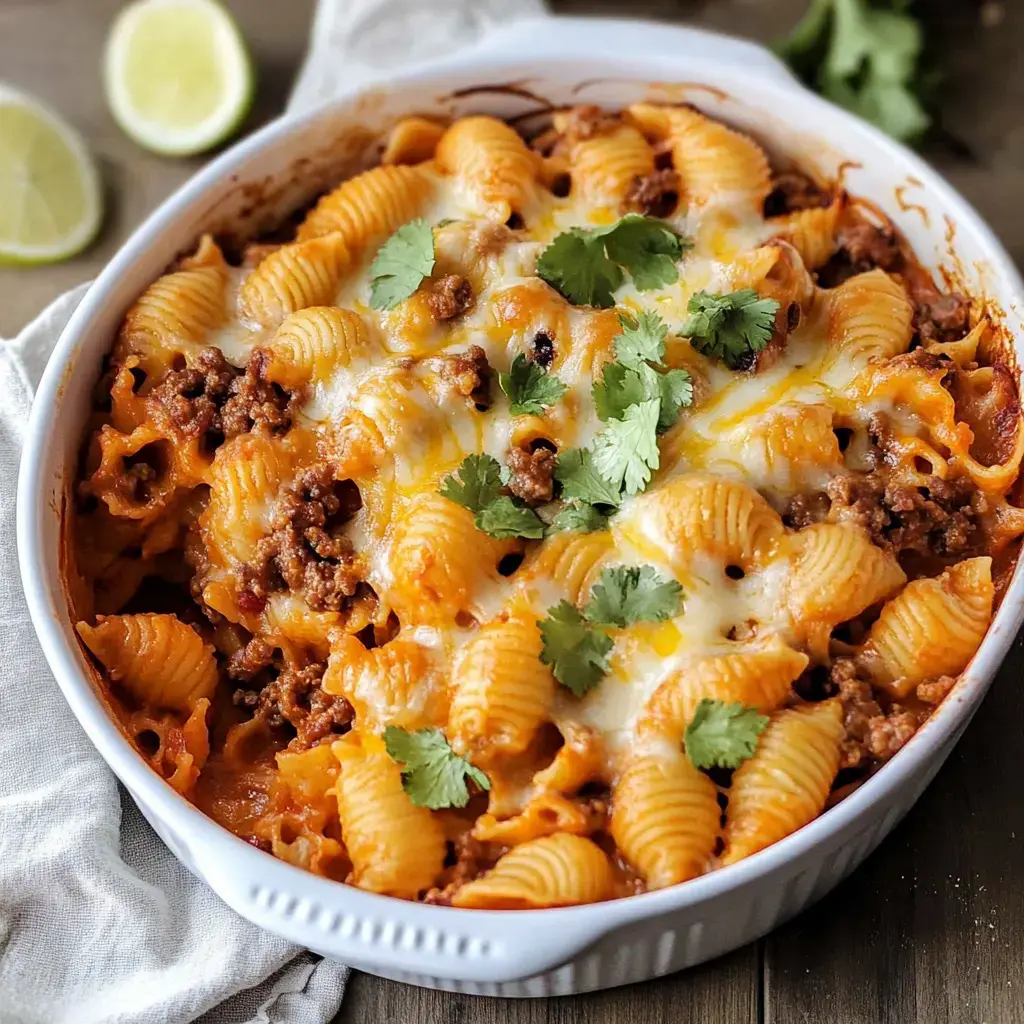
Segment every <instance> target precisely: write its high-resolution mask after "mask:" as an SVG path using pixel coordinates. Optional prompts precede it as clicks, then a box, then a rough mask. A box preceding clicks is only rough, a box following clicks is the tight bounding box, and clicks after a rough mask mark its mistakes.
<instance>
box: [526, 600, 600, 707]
mask: <svg viewBox="0 0 1024 1024" xmlns="http://www.w3.org/2000/svg"><path fill="white" fill-rule="evenodd" d="M537 625H538V626H539V627H540V635H541V639H542V640H543V642H544V646H543V649H542V650H541V655H540V660H541V661H542V662H544V664H545V665H550V666H551V670H552V672H554V674H555V678H556V679H557V680H558V681H559V682H560V683H561V684H562V685H563V686H565V687H567V688H568V689H570V690H572V692H573V693H574V694H576V696H577V697H582V696H583V695H584V694H585V693H586V692H587V691H588V690H590V689H592V688H593V687H594V686H596V685H597V683H598V682H599V681H600V679H601V677H602V676H603V675H604V674H605V673H606V672H607V671H608V660H607V659H608V655H609V654H610V653H611V649H612V640H611V637H609V636H607V635H606V634H605V633H602V632H601V630H600V629H598V628H597V627H595V626H592V625H591V624H590V623H589V622H587V621H586V620H585V619H584V618H583V616H582V615H580V613H579V612H578V611H577V610H576V609H575V608H574V607H573V606H572V605H571V604H570V603H569V602H568V601H560V602H559V603H558V604H556V605H555V606H554V607H553V608H549V609H548V615H547V618H546V619H541V620H540V621H539V622H538V623H537Z"/></svg>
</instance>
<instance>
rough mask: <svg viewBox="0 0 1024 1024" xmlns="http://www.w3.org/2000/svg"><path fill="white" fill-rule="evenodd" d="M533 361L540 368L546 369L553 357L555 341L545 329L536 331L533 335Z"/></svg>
mask: <svg viewBox="0 0 1024 1024" xmlns="http://www.w3.org/2000/svg"><path fill="white" fill-rule="evenodd" d="M532 359H533V361H534V362H535V363H536V364H537V365H538V366H539V367H540V368H541V369H542V370H546V369H548V367H549V366H551V364H552V362H554V359H555V342H554V339H553V338H552V337H551V335H550V334H548V333H547V332H546V331H538V332H537V333H536V334H535V335H534V336H533V354H532Z"/></svg>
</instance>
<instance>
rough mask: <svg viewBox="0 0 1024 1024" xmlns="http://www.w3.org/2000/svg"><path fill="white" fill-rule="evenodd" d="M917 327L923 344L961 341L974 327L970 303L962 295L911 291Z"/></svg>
mask: <svg viewBox="0 0 1024 1024" xmlns="http://www.w3.org/2000/svg"><path fill="white" fill-rule="evenodd" d="M911 300H912V301H913V303H914V307H915V308H914V326H915V327H916V328H917V334H918V337H919V338H920V339H921V343H922V344H923V345H930V344H932V343H933V342H946V341H958V340H959V339H960V338H962V337H963V336H964V335H965V334H966V333H967V331H968V329H969V327H970V323H969V318H970V311H971V304H970V302H969V301H968V300H967V299H966V298H964V296H962V295H957V294H955V293H954V294H951V295H942V294H940V293H939V292H937V291H934V290H932V291H930V292H929V291H924V292H921V291H918V292H915V291H914V290H911Z"/></svg>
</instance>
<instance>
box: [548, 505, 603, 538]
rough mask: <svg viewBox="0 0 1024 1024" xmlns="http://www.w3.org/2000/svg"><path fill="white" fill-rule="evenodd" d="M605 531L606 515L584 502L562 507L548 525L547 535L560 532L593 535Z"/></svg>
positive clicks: (594, 506)
mask: <svg viewBox="0 0 1024 1024" xmlns="http://www.w3.org/2000/svg"><path fill="white" fill-rule="evenodd" d="M607 529H608V513H607V512H602V511H601V510H600V509H599V508H598V507H597V506H596V505H588V504H587V503H586V502H584V501H572V502H569V503H568V504H566V505H564V506H563V507H562V508H561V509H560V510H559V511H558V512H557V513H556V515H555V517H554V519H552V520H551V522H550V524H549V525H548V532H549V533H558V532H559V531H560V530H576V531H578V532H579V533H595V532H596V531H597V530H607Z"/></svg>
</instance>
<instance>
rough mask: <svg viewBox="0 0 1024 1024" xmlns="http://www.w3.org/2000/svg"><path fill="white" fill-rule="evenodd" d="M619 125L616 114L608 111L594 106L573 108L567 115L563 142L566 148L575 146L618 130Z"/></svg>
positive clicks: (587, 105) (563, 130) (586, 105)
mask: <svg viewBox="0 0 1024 1024" xmlns="http://www.w3.org/2000/svg"><path fill="white" fill-rule="evenodd" d="M619 123H620V122H619V119H618V117H617V116H616V115H615V114H609V113H608V111H606V110H602V109H601V108H600V107H596V106H594V105H593V104H585V105H583V106H579V107H573V108H572V109H571V110H570V111H568V113H567V114H566V118H565V126H564V128H563V129H562V141H563V142H564V144H565V145H566V146H575V145H576V144H577V143H579V142H585V141H586V140H587V139H592V138H594V136H595V135H600V134H601V133H602V132H606V131H611V130H613V129H615V128H617V127H618V126H619Z"/></svg>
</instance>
